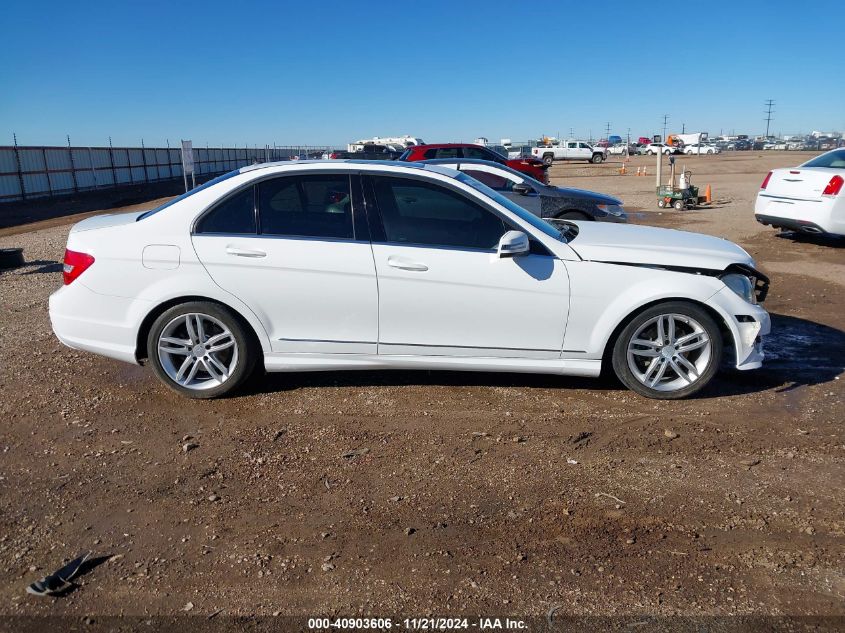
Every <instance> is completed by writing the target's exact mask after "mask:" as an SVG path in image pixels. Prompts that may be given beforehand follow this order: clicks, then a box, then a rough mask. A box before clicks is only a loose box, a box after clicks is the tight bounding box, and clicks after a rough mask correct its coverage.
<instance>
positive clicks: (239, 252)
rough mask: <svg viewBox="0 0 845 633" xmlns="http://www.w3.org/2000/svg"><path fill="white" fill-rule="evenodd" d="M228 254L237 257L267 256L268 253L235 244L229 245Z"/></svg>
mask: <svg viewBox="0 0 845 633" xmlns="http://www.w3.org/2000/svg"><path fill="white" fill-rule="evenodd" d="M226 254H227V255H235V256H236V257H267V253H265V252H264V251H259V250H254V249H251V248H235V247H234V246H227V247H226Z"/></svg>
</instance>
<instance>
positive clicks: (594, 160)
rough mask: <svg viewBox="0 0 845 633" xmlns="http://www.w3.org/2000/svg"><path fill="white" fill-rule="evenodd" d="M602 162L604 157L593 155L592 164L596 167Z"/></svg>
mask: <svg viewBox="0 0 845 633" xmlns="http://www.w3.org/2000/svg"><path fill="white" fill-rule="evenodd" d="M603 160H604V156H602V155H601V154H593V163H595V164H596V165H598V164H599V163H600V162H602V161H603Z"/></svg>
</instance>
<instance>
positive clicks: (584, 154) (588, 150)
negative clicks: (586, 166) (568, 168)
mask: <svg viewBox="0 0 845 633" xmlns="http://www.w3.org/2000/svg"><path fill="white" fill-rule="evenodd" d="M592 157H593V148H592V147H590V146H589V145H587V144H586V143H578V158H579V159H581V160H590V159H591V158H592Z"/></svg>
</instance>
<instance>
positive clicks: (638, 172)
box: [637, 167, 640, 176]
mask: <svg viewBox="0 0 845 633" xmlns="http://www.w3.org/2000/svg"><path fill="white" fill-rule="evenodd" d="M639 175H640V168H639V167H637V176H639Z"/></svg>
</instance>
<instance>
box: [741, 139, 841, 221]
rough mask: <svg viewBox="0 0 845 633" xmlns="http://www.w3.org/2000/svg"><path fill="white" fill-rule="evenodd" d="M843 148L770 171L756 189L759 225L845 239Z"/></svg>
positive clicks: (756, 212) (755, 207) (755, 210)
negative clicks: (837, 236) (843, 237)
mask: <svg viewBox="0 0 845 633" xmlns="http://www.w3.org/2000/svg"><path fill="white" fill-rule="evenodd" d="M843 185H845V148H841V149H835V150H832V151H830V152H826V153H824V154H821V155H820V156H816V157H815V158H813V159H811V160H808V161H807V162H806V163H804V164H803V165H801V166H800V167H793V168H788V167H787V168H784V169H774V170H772V171H770V172H769V173H768V175H767V176H766V178H765V179H764V180H763V184H761V185H760V191H759V192H758V193H757V202H756V203H755V205H754V215H755V216H756V218H757V221H758V222H760V223H761V224H767V225H771V226H773V227H775V228H780V229H787V230H790V231H798V232H800V233H810V234H815V235H839V236H845V195H842V194H845V192H843Z"/></svg>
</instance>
